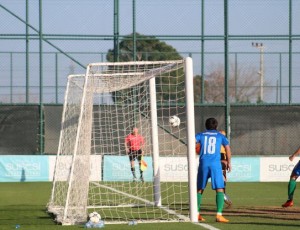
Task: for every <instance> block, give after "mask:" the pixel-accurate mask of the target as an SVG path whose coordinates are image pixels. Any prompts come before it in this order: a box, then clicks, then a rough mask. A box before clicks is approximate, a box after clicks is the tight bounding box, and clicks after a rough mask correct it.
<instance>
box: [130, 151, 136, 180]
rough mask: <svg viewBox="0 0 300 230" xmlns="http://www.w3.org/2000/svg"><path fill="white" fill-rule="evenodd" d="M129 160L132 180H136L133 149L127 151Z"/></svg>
mask: <svg viewBox="0 0 300 230" xmlns="http://www.w3.org/2000/svg"><path fill="white" fill-rule="evenodd" d="M129 161H130V169H131V173H132V176H133V181H136V175H135V167H134V166H135V165H134V161H135V151H131V150H130V152H129Z"/></svg>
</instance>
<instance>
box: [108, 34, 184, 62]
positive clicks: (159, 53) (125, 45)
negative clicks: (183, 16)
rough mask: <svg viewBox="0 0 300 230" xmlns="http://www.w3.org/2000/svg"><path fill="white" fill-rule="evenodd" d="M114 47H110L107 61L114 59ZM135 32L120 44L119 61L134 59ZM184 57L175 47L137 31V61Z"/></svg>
mask: <svg viewBox="0 0 300 230" xmlns="http://www.w3.org/2000/svg"><path fill="white" fill-rule="evenodd" d="M114 51H115V50H114V49H109V50H108V53H107V55H106V59H107V61H110V62H113V61H114ZM133 51H134V50H133V34H129V35H127V36H125V37H124V39H123V40H122V41H121V42H120V44H119V52H118V53H119V61H120V62H128V61H133V60H134V59H133V53H134V52H133ZM179 59H182V57H181V56H180V54H179V53H178V52H177V50H176V49H175V48H173V47H172V46H170V45H168V44H167V43H165V42H162V41H160V40H158V39H157V38H155V37H154V36H145V35H141V34H139V33H136V60H137V61H166V60H179Z"/></svg>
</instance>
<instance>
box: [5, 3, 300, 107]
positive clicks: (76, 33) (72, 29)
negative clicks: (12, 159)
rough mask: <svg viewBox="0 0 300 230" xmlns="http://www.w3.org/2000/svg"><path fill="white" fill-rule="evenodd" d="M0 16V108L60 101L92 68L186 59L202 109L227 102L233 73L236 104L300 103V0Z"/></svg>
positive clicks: (18, 11)
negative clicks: (69, 80)
mask: <svg viewBox="0 0 300 230" xmlns="http://www.w3.org/2000/svg"><path fill="white" fill-rule="evenodd" d="M0 12H1V14H0V20H1V22H3V23H1V25H0V46H1V47H3V48H2V49H1V50H0V59H1V62H0V102H1V103H5V104H7V103H8V104H9V103H55V104H56V103H62V101H63V92H64V89H65V86H66V76H68V75H69V74H82V73H84V72H85V67H86V65H87V64H88V63H92V62H103V61H131V60H136V61H141V60H143V61H146V60H149V61H153V60H175V59H176V60H177V59H181V58H184V57H187V56H192V57H193V60H194V74H195V76H198V77H202V78H201V79H198V80H197V78H196V80H197V81H196V83H195V89H196V90H195V98H196V99H195V102H197V103H201V104H202V103H222V102H224V96H223V94H224V93H223V92H224V90H225V87H224V85H225V84H224V79H225V75H226V74H227V77H228V79H229V91H230V92H229V96H230V101H231V102H232V103H237V102H248V103H257V102H265V103H299V102H300V101H299V98H300V97H299V89H300V82H299V79H298V78H297V76H299V74H300V69H299V67H298V65H297V63H299V61H300V48H299V47H300V41H299V40H300V26H299V23H300V18H299V17H300V2H299V1H298V0H291V1H286V0H277V1H274V0H265V1H258V0H255V1H248V0H226V1H220V0H191V1H188V2H183V1H180V0H174V1H170V0H168V1H161V2H158V1H157V0H149V1H132V0H122V1H120V0H118V1H104V0H101V1H93V0H87V1H80V0H74V1H73V2H72V4H70V2H69V1H68V0H62V1H58V0H55V1H53V0H41V1H24V2H20V1H17V0H3V1H1V3H0ZM82 12H91V13H90V14H89V17H84V18H81V19H80V20H79V18H78V16H77V15H79V14H82ZM100 22H101V23H100ZM103 22H105V23H103ZM225 38H226V39H227V40H225ZM174 57H175V58H174ZM201 80H203V81H201ZM216 91H217V93H216Z"/></svg>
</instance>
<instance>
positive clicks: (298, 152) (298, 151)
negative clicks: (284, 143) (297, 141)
mask: <svg viewBox="0 0 300 230" xmlns="http://www.w3.org/2000/svg"><path fill="white" fill-rule="evenodd" d="M299 154H300V147H299V148H298V149H297V150H296V151H295V152H294V153H293V154H292V155H290V156H289V159H290V161H293V160H294V158H295V157H296V156H298V155H299Z"/></svg>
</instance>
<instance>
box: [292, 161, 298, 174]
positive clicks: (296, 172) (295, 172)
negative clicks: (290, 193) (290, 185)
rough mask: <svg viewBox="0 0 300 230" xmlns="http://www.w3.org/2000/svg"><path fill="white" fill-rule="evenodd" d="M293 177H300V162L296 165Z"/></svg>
mask: <svg viewBox="0 0 300 230" xmlns="http://www.w3.org/2000/svg"><path fill="white" fill-rule="evenodd" d="M292 175H297V176H300V161H298V163H297V164H296V165H295V167H294V169H293V172H292Z"/></svg>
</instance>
